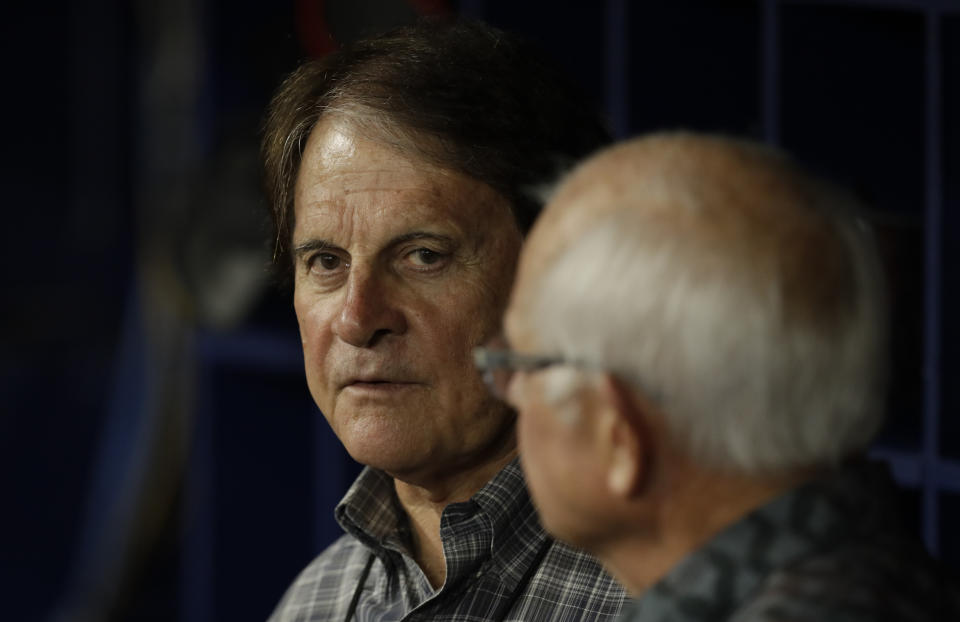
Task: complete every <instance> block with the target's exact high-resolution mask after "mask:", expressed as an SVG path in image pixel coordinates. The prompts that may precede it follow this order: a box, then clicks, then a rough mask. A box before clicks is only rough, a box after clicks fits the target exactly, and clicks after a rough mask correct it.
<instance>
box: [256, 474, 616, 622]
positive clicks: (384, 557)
mask: <svg viewBox="0 0 960 622" xmlns="http://www.w3.org/2000/svg"><path fill="white" fill-rule="evenodd" d="M405 516H406V515H405V513H404V512H403V510H402V509H401V508H400V506H399V504H398V501H397V498H396V494H395V492H394V487H393V480H392V478H390V476H388V475H386V474H384V473H382V472H380V471H376V470H373V469H369V468H368V469H365V470H364V471H363V472H362V473H361V474H360V477H358V478H357V481H356V482H354V484H353V486H352V487H351V488H350V490H349V491H348V492H347V495H346V496H345V497H344V499H343V501H341V502H340V504H339V505H338V506H337V509H336V517H337V520H338V521H339V523H340V525H341V526H342V527H343V529H344V530H345V531H346V532H347V534H346V535H344V536H342V537H341V538H340V539H339V540H337V541H336V542H335V543H334V544H333V545H332V546H331V547H330V548H328V549H327V550H326V551H324V552H323V553H322V554H321V555H320V556H319V557H317V558H316V559H315V560H314V561H313V562H312V563H311V564H310V565H309V566H308V567H307V568H306V569H305V570H304V571H303V572H302V573H301V574H300V576H299V577H298V578H297V579H296V581H295V582H294V583H293V585H292V586H291V587H290V589H289V590H287V593H286V595H285V596H284V598H283V600H282V601H281V602H280V604H279V605H278V607H277V609H276V611H275V612H274V613H273V616H272V617H271V618H270V620H271V621H272V622H292V621H295V620H296V621H307V620H325V621H326V620H332V621H339V620H344V619H345V617H346V615H347V611H348V608H349V605H350V601H351V599H352V598H353V597H354V593H355V592H356V590H357V589H358V585H359V584H360V578H361V574H362V572H363V569H364V566H365V565H366V564H367V561H368V559H369V557H370V555H371V554H372V555H374V556H375V560H374V563H373V565H372V567H371V570H370V574H369V576H367V578H366V579H365V580H364V581H363V585H362V588H360V589H361V591H360V594H359V601H358V606H357V610H356V615H355V617H354V620H356V621H357V622H373V621H386V620H391V621H392V620H432V621H446V622H468V621H471V622H472V621H481V620H515V621H519V620H549V621H560V622H563V621H568V622H573V621H575V620H612V619H613V618H615V616H616V615H617V613H618V612H619V611H620V607H621V605H622V603H623V600H624V593H623V590H622V588H621V587H620V586H619V585H618V584H617V583H615V582H614V580H613V579H612V578H611V577H610V576H609V575H608V574H607V573H606V572H604V570H603V569H602V568H601V566H600V564H599V563H598V562H597V561H596V560H594V559H593V558H592V557H590V556H588V555H586V554H585V553H582V552H580V551H577V550H575V549H572V548H570V547H568V546H566V545H564V544H562V543H559V542H556V541H554V540H553V539H551V538H549V537H548V536H547V534H546V533H545V532H544V531H543V528H542V527H541V526H540V523H539V521H538V519H537V515H536V512H535V511H534V508H533V505H532V503H531V501H530V497H529V495H528V493H527V488H526V485H525V483H524V480H523V475H522V473H521V471H520V467H519V465H518V464H517V461H516V460H514V461H513V462H512V463H510V464H509V465H508V466H507V467H505V468H504V469H503V470H502V471H501V472H500V473H498V474H497V475H496V476H495V477H494V478H493V479H492V480H490V482H489V483H487V485H486V486H484V487H483V488H482V489H481V490H480V491H479V492H478V493H477V494H476V495H474V496H473V498H472V499H470V500H469V501H466V502H464V503H455V504H451V505H449V506H447V507H446V509H444V511H443V516H442V518H441V523H440V537H441V538H442V540H443V548H444V555H445V557H446V562H447V577H446V582H445V583H444V585H443V586H442V587H441V588H440V589H438V590H434V589H433V588H432V587H431V586H430V584H429V582H428V581H427V579H426V577H425V576H424V574H423V572H422V571H421V570H420V568H419V567H418V566H417V564H416V562H414V560H413V559H412V557H411V556H410V547H409V544H408V543H409V542H410V533H409V530H408V528H407V522H406V518H405Z"/></svg>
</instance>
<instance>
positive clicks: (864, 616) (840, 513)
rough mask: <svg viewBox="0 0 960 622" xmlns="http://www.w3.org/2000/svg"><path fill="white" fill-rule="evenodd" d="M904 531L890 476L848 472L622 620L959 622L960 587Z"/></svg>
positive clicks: (792, 502)
mask: <svg viewBox="0 0 960 622" xmlns="http://www.w3.org/2000/svg"><path fill="white" fill-rule="evenodd" d="M898 523H899V521H898V520H897V509H896V491H895V488H894V487H893V484H892V481H891V480H890V478H889V476H888V474H887V471H886V468H885V467H883V466H881V465H879V464H871V463H861V464H857V465H853V466H851V467H848V468H845V469H840V470H838V471H837V472H834V473H832V474H830V475H829V476H827V477H825V478H823V479H820V480H817V481H815V482H812V483H809V484H807V485H804V486H802V487H800V488H797V489H795V490H793V491H791V492H789V493H787V494H785V495H782V496H780V497H778V498H776V499H774V500H773V501H772V502H770V503H768V504H767V505H765V506H763V507H761V508H760V509H758V510H756V511H754V512H753V513H751V514H749V515H748V516H747V517H745V518H744V519H743V520H741V521H739V522H737V523H735V524H734V525H732V526H731V527H729V528H727V529H726V530H724V531H722V532H721V533H720V534H718V535H717V536H716V537H714V538H713V539H712V540H710V541H709V542H708V543H707V544H706V545H705V546H703V547H702V548H700V549H699V550H697V551H696V552H694V553H692V554H691V555H689V556H688V557H687V558H685V559H684V560H683V561H682V562H681V563H680V564H678V565H677V566H675V567H674V568H673V569H672V570H671V571H670V573H669V574H667V575H666V576H665V577H664V578H663V579H661V580H660V581H659V582H657V583H656V584H655V585H654V586H653V587H651V588H650V589H649V590H648V591H647V592H645V593H644V594H643V596H642V597H641V598H640V599H639V600H638V601H633V602H631V603H629V604H628V605H627V606H625V607H624V611H623V613H622V617H621V620H623V621H640V620H643V621H644V622H657V621H666V620H669V621H671V622H706V621H708V620H709V621H711V622H716V621H735V622H747V621H750V622H768V621H769V622H773V621H777V622H833V621H844V622H866V621H868V620H870V621H873V620H891V621H893V620H897V621H914V620H917V621H919V620H960V594H958V591H957V588H956V585H954V584H951V583H950V582H949V581H948V580H947V578H946V577H945V576H944V574H943V571H942V569H939V568H937V567H936V565H935V563H934V562H933V560H932V559H930V558H929V556H928V555H927V554H926V552H925V551H924V550H923V548H922V547H921V546H920V544H919V542H918V541H916V540H915V539H914V538H910V537H907V536H906V535H905V531H904V530H903V529H902V528H901V526H900V525H899V524H898Z"/></svg>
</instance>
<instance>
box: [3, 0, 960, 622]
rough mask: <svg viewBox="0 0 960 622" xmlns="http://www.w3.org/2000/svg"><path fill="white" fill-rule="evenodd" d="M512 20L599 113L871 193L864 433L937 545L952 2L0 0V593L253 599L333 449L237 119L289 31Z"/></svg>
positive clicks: (322, 513) (311, 510) (141, 600)
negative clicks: (881, 262) (878, 327)
mask: <svg viewBox="0 0 960 622" xmlns="http://www.w3.org/2000/svg"><path fill="white" fill-rule="evenodd" d="M435 12H440V13H445V12H446V13H462V14H464V15H468V16H471V17H480V18H483V19H486V20H488V21H490V22H492V23H493V24H495V25H498V26H501V27H504V28H506V29H509V30H514V31H517V32H519V33H521V34H524V35H526V36H528V37H529V38H531V39H533V40H534V41H536V42H537V43H539V44H540V45H541V47H543V48H544V49H545V50H546V52H547V53H548V54H549V55H552V56H553V57H554V58H555V59H556V61H557V62H558V63H559V64H561V65H562V66H563V67H564V68H565V69H566V70H567V71H568V73H569V75H570V76H571V77H572V78H574V79H575V80H577V81H578V82H579V83H580V84H581V85H582V86H583V88H584V89H585V90H587V91H588V92H589V93H590V94H592V96H593V99H594V101H595V102H596V105H597V106H598V108H599V109H601V110H603V111H604V112H605V113H606V115H607V117H608V119H609V121H610V124H611V127H612V128H613V129H614V130H615V132H616V133H617V135H619V136H621V137H625V136H630V135H634V134H637V133H641V132H644V131H648V130H653V129H660V128H677V127H687V128H694V129H699V130H710V131H722V132H726V133H733V134H738V135H745V136H750V137H754V138H758V139H762V140H767V141H769V142H773V143H776V144H780V145H782V146H784V147H785V148H787V149H788V150H790V151H792V152H793V153H795V154H796V155H797V156H798V157H799V158H800V159H801V160H803V161H804V162H806V163H807V164H808V165H809V166H811V167H812V168H814V169H815V170H817V171H819V172H821V173H823V174H825V175H828V176H830V177H832V178H834V179H836V180H838V181H840V182H841V183H844V184H847V185H849V186H851V187H853V188H854V189H855V190H856V191H857V192H858V193H860V194H861V195H862V196H864V197H865V198H867V199H868V200H869V201H870V202H871V203H872V204H873V205H874V206H875V208H876V211H875V221H876V224H877V226H878V229H879V231H880V234H881V240H882V243H883V248H884V249H885V252H886V256H887V263H888V267H889V272H890V280H891V287H892V292H893V300H894V327H895V344H894V354H895V365H894V367H895V374H894V386H893V390H892V394H891V397H890V422H889V425H888V426H887V429H886V430H885V432H884V434H883V437H882V439H881V441H880V442H879V443H878V446H877V448H876V449H875V450H874V451H875V454H876V455H878V456H880V457H882V458H884V459H886V460H888V461H889V462H890V464H891V465H892V467H893V469H894V473H895V475H896V476H897V478H898V479H899V480H900V481H901V483H903V484H904V486H905V493H904V502H905V507H906V509H907V511H908V514H909V516H910V517H911V520H912V521H914V524H915V527H916V529H917V531H918V533H920V534H921V535H922V536H923V538H924V539H925V541H926V543H927V545H928V547H929V548H930V550H931V551H932V552H933V553H934V554H935V555H937V556H939V557H940V558H941V559H943V560H944V562H945V563H947V564H948V565H951V566H953V567H954V568H955V569H956V568H958V567H960V535H958V533H960V532H958V530H957V529H956V528H955V526H956V525H960V421H958V417H957V409H958V402H960V387H958V380H960V375H958V369H960V351H958V343H960V340H958V339H957V337H958V335H957V333H958V327H960V323H958V322H957V321H955V320H954V318H956V317H958V310H960V299H958V294H957V290H958V287H957V286H958V284H960V283H958V276H957V272H956V271H955V270H953V269H951V268H953V267H954V266H956V264H957V258H958V253H960V250H958V246H960V174H958V173H960V116H958V115H957V113H956V111H957V110H960V7H958V3H956V2H952V1H949V0H939V1H936V0H928V1H921V0H913V1H909V0H875V1H869V0H859V1H854V0H848V1H846V2H840V1H833V2H831V1H788V0H779V1H778V0H736V1H735V0H700V1H693V0H687V1H682V2H670V3H660V2H628V1H627V0H606V1H605V2H566V3H563V2H555V1H549V0H536V1H533V0H531V1H527V2H516V1H513V0H461V1H460V2H456V1H450V2H446V1H444V0H436V1H431V0H420V1H415V0H409V1H403V0H363V1H358V0H353V1H347V0H340V1H334V0H328V1H326V2H322V1H320V0H287V1H286V2H263V1H254V0H234V1H227V0H203V1H196V2H191V1H189V0H172V1H169V2H145V1H144V2H124V1H122V0H81V1H76V2H72V3H71V2H64V1H62V0H60V1H53V2H44V3H33V4H27V3H14V4H12V5H11V6H6V7H5V9H4V15H3V18H2V22H0V23H2V29H3V30H2V37H0V45H2V46H3V47H2V54H0V58H2V59H3V64H2V69H3V74H2V79H3V83H4V84H3V95H2V96H0V100H2V101H3V106H4V108H3V116H2V117H0V122H2V124H3V125H2V128H3V130H2V140H0V144H2V148H3V152H2V153H3V155H2V160H0V164H2V171H3V178H2V179H3V188H2V195H0V196H3V198H4V199H5V202H6V208H5V212H6V214H7V217H6V219H5V221H4V225H3V227H2V229H3V237H2V242H3V243H2V247H0V252H2V257H3V269H2V271H0V275H2V279H3V280H2V291H3V304H2V307H0V335H2V342H0V345H2V347H0V404H2V405H3V406H2V412H0V461H2V462H0V474H2V475H0V495H2V497H0V516H2V519H0V595H2V600H3V603H4V609H3V614H2V617H3V618H4V619H9V620H50V619H55V620H108V619H111V620H183V621H190V620H197V621H206V620H262V619H264V618H266V616H267V615H268V614H269V612H270V611H271V609H272V607H273V606H274V605H275V603H276V601H277V600H278V599H279V597H280V596H281V594H282V593H283V590H284V589H285V587H286V586H287V585H288V584H289V582H290V581H291V580H292V578H293V577H294V575H295V574H296V573H297V572H298V571H299V570H300V569H301V568H302V567H303V566H304V565H305V564H306V563H307V562H308V561H309V560H310V559H311V558H312V557H313V556H314V555H315V554H316V553H317V552H319V551H320V550H322V549H323V548H324V546H325V545H326V544H327V543H329V542H330V541H331V540H332V539H333V538H334V537H336V535H337V533H338V531H337V528H336V526H335V524H334V523H333V520H332V508H333V506H334V504H335V503H336V501H337V499H338V498H339V497H340V495H341V494H342V492H343V490H344V489H345V487H346V485H347V484H348V483H349V481H351V479H352V477H353V475H354V474H355V473H356V471H357V467H356V465H354V464H353V463H352V462H351V461H350V460H349V459H348V458H346V456H345V455H344V453H343V451H342V449H341V448H340V446H339V445H338V443H337V442H336V440H335V439H334V438H333V437H332V435H331V433H330V432H329V430H328V429H327V427H326V424H325V422H324V421H323V419H322V417H321V416H320V415H319V413H318V412H317V410H316V408H315V406H314V405H313V403H312V401H311V399H310V397H309V395H308V393H307V391H306V385H305V382H304V381H303V377H302V360H301V354H300V351H299V340H298V337H297V334H296V323H295V319H294V316H293V311H292V308H291V305H290V299H289V295H288V294H283V293H280V292H279V291H278V290H277V289H275V288H273V287H272V286H271V285H270V283H269V280H268V275H267V271H266V270H265V266H266V265H267V263H268V261H269V253H268V245H267V244H266V242H265V236H266V226H265V222H266V221H265V217H264V212H263V199H262V197H261V195H260V192H259V180H258V175H259V172H258V168H257V167H258V162H257V154H256V150H257V139H258V131H259V123H260V118H261V115H262V111H263V107H264V105H265V103H266V101H267V98H268V97H269V94H270V92H271V90H272V89H273V88H274V87H275V86H276V84H277V82H278V81H279V79H280V77H281V76H282V75H283V74H284V73H286V72H288V71H290V70H291V69H293V68H294V67H295V66H296V63H297V61H298V60H299V59H302V58H306V57H308V56H315V55H319V54H323V53H325V52H326V51H327V50H329V49H332V47H334V46H335V45H336V44H337V42H342V41H349V40H352V39H354V38H356V37H357V36H359V35H360V34H362V33H363V32H365V31H368V30H371V29H376V28H379V27H383V26H387V25H391V24H398V23H402V22H405V21H409V20H411V19H413V18H414V17H415V16H416V15H417V14H418V13H435Z"/></svg>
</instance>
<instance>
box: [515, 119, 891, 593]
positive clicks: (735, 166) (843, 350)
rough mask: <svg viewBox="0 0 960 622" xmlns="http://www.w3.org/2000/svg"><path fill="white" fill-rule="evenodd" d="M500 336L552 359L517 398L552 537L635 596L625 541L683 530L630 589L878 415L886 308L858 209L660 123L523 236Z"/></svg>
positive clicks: (529, 354) (785, 167)
mask: <svg viewBox="0 0 960 622" xmlns="http://www.w3.org/2000/svg"><path fill="white" fill-rule="evenodd" d="M505 330H506V337H507V340H508V341H509V344H510V346H511V348H512V349H513V351H514V353H515V354H513V355H510V356H513V357H514V359H515V360H516V361H524V360H525V361H527V362H529V361H537V362H536V363H535V364H533V365H526V366H524V365H523V364H522V362H521V363H518V364H516V365H514V369H520V370H523V369H525V370H526V371H525V372H521V373H515V374H513V375H512V376H511V377H510V379H509V381H508V384H506V385H505V390H506V394H507V396H508V399H509V401H510V402H511V403H512V404H513V405H514V406H515V407H516V408H517V410H518V411H519V413H520V418H519V423H518V434H519V442H520V452H521V459H522V461H523V465H524V469H525V471H526V473H527V476H528V478H529V484H530V488H531V491H532V493H533V495H534V498H535V500H536V501H537V504H538V507H539V509H540V510H541V513H542V515H543V519H544V523H545V525H546V527H547V528H548V530H551V531H553V532H554V533H555V534H557V535H559V536H561V537H562V538H565V539H568V540H571V541H573V542H575V543H577V544H579V545H581V546H583V547H585V548H587V549H588V550H590V551H591V552H594V553H596V554H598V555H599V556H600V557H601V559H603V560H604V561H605V562H608V564H609V565H611V566H612V568H613V570H614V571H615V572H614V574H615V575H617V576H619V577H620V578H621V579H622V580H624V581H625V582H626V584H627V585H628V587H631V582H630V581H631V576H632V575H630V574H629V573H624V572H622V570H623V569H622V568H619V569H618V568H617V563H616V561H613V562H611V559H610V555H609V554H610V553H611V552H612V551H615V550H621V551H622V550H625V549H624V548H623V547H622V544H623V542H624V538H628V539H629V538H633V539H634V540H633V541H634V543H637V542H640V543H642V544H644V545H649V546H650V547H658V546H660V545H663V544H664V543H665V542H666V541H669V542H670V543H671V544H670V545H669V547H668V549H669V551H664V550H659V549H658V552H657V554H656V555H652V556H651V557H650V559H649V560H648V562H646V567H645V568H644V569H643V571H642V572H640V573H639V578H638V579H637V580H634V581H633V583H632V587H634V588H635V589H636V588H638V587H642V586H645V585H646V584H648V583H649V582H650V581H652V580H653V579H656V578H657V577H659V576H660V575H661V574H662V573H663V572H665V571H666V569H667V568H669V567H670V565H671V564H670V563H667V561H666V560H673V561H676V560H677V559H679V558H680V557H682V556H683V555H684V554H686V553H687V552H689V551H690V550H693V549H695V548H696V546H697V545H698V544H699V543H700V542H702V541H704V540H705V539H706V538H707V537H709V536H710V535H712V534H713V533H716V532H717V531H718V530H720V529H721V528H722V527H724V526H726V525H728V524H730V523H732V522H734V520H735V519H737V518H738V517H740V516H741V515H743V514H746V513H747V512H749V511H750V510H752V509H753V508H756V507H758V506H760V505H762V504H763V503H764V502H765V501H767V500H768V499H770V498H772V497H774V496H776V495H777V494H779V493H781V492H782V491H784V490H788V489H791V488H793V487H795V486H796V485H798V484H800V483H802V482H804V481H807V480H809V479H811V478H813V477H814V476H815V475H818V474H820V473H822V472H823V471H826V470H830V469H832V468H833V467H838V466H840V465H841V464H843V463H844V462H845V461H846V460H847V459H848V458H849V457H851V456H853V455H854V454H858V453H861V452H862V450H864V449H865V448H866V447H867V445H868V444H869V443H870V442H871V440H872V439H873V438H874V436H875V434H876V432H877V430H878V428H879V427H880V424H881V422H882V415H883V413H882V411H883V403H884V392H885V391H884V387H885V383H886V368H887V302H886V300H885V292H884V284H883V279H882V275H881V265H880V260H879V257H878V253H877V250H876V248H875V246H874V240H873V237H872V234H871V230H870V228H869V226H868V225H867V223H866V221H865V220H864V218H863V214H862V211H861V206H860V205H858V204H857V202H856V201H855V200H854V199H853V198H852V197H851V195H849V194H848V193H846V192H844V191H842V190H840V189H838V188H836V187H834V186H832V185H830V184H828V183H826V182H824V181H822V180H819V179H816V178H815V177H812V176H811V175H809V174H807V173H806V172H804V171H803V170H801V169H800V168H799V167H798V166H797V165H796V164H794V163H793V162H792V161H791V160H790V159H789V158H788V157H787V156H785V155H784V154H783V153H781V152H779V151H776V150H773V149H771V148H768V147H765V146H762V145H759V144H754V143H750V142H746V141H740V140H733V139H728V138H722V137H716V136H705V135H697V134H692V133H665V134H658V135H652V136H649V137H645V138H641V139H637V140H633V141H630V142H626V143H623V144H620V145H618V146H615V147H613V148H611V149H608V150H606V151H604V152H601V153H600V154H599V155H596V156H594V157H593V158H591V159H590V160H588V161H586V162H585V163H584V164H582V165H581V166H580V167H579V168H578V169H576V170H575V171H574V172H573V173H572V174H571V175H570V176H569V177H568V178H567V179H566V180H565V181H564V182H563V183H562V184H561V186H560V187H559V188H558V190H557V192H556V194H555V195H554V197H553V198H552V200H551V201H550V203H549V205H548V206H547V208H546V210H545V211H544V213H543V215H542V216H541V220H539V221H538V222H537V224H536V226H535V227H534V228H533V231H532V232H531V235H530V236H529V238H528V241H527V244H526V245H525V247H524V250H523V252H522V255H521V260H520V267H519V271H518V275H517V280H516V282H515V284H514V290H513V294H512V298H511V301H510V304H509V308H508V310H507V313H506V320H505ZM668 532H669V533H670V534H671V535H670V537H666V538H665V535H666V534H667V533H668ZM664 538H665V539H664ZM653 550H654V549H653V548H648V549H647V550H646V552H647V553H648V554H649V553H650V552H651V551H653ZM636 559H638V560H641V559H644V558H643V556H640V557H637V558H636ZM617 570H621V572H617Z"/></svg>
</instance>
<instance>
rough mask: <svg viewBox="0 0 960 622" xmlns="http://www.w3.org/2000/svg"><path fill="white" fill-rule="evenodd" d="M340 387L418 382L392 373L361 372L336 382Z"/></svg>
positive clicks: (388, 385) (383, 386)
mask: <svg viewBox="0 0 960 622" xmlns="http://www.w3.org/2000/svg"><path fill="white" fill-rule="evenodd" d="M338 384H339V385H340V388H341V389H347V388H350V387H354V388H370V389H376V388H383V389H386V388H390V387H403V386H412V385H416V384H420V383H418V382H415V381H413V380H409V379H407V378H403V377H398V376H396V375H393V374H362V375H359V376H352V377H348V378H347V379H346V380H345V381H343V382H340V383H338Z"/></svg>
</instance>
